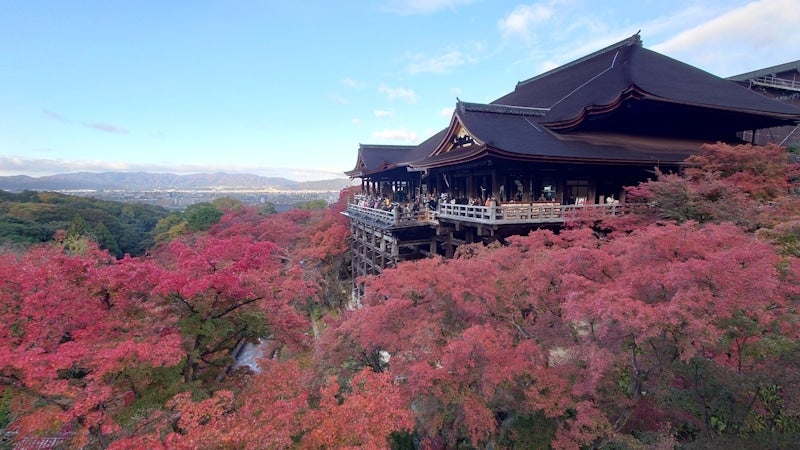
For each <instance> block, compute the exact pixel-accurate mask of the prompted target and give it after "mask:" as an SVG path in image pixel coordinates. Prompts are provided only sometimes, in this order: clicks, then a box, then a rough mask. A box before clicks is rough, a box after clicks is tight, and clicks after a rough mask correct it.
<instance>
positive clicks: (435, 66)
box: [406, 50, 478, 75]
mask: <svg viewBox="0 0 800 450" xmlns="http://www.w3.org/2000/svg"><path fill="white" fill-rule="evenodd" d="M410 59H411V62H409V63H408V66H406V70H407V71H408V73H410V74H412V75H416V74H420V73H437V74H443V73H450V72H452V70H453V69H455V68H456V67H459V66H463V65H464V64H467V63H474V62H476V61H478V58H475V57H472V56H469V55H467V54H465V53H463V52H461V51H459V50H453V51H449V52H447V53H444V54H441V55H438V56H427V55H423V54H417V55H412V56H410Z"/></svg>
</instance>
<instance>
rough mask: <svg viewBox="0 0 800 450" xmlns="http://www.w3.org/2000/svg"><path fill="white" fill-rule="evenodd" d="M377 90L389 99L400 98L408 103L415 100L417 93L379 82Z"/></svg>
mask: <svg viewBox="0 0 800 450" xmlns="http://www.w3.org/2000/svg"><path fill="white" fill-rule="evenodd" d="M378 91H380V92H381V93H382V94H386V97H387V98H388V99H389V100H397V99H401V100H405V101H407V102H409V103H413V102H415V101H416V100H417V94H416V93H414V91H413V90H411V89H406V88H399V87H397V88H396V87H389V86H386V85H385V84H381V85H380V86H379V87H378Z"/></svg>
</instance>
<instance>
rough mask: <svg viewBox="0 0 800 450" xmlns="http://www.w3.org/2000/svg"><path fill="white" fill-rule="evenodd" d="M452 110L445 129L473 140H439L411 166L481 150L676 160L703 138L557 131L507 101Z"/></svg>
mask: <svg viewBox="0 0 800 450" xmlns="http://www.w3.org/2000/svg"><path fill="white" fill-rule="evenodd" d="M524 112H528V114H525V113H524ZM455 114H456V119H455V123H453V124H451V127H450V129H451V130H454V129H462V130H464V131H465V132H466V134H468V135H469V136H470V138H471V139H472V140H473V141H474V142H476V143H477V144H478V145H471V146H465V147H462V148H452V149H451V148H450V146H451V143H450V142H443V143H442V145H441V146H440V148H438V149H437V150H436V151H435V152H434V153H433V154H432V155H431V156H430V157H428V158H425V159H423V160H419V161H415V162H412V163H411V166H412V167H413V168H415V169H424V168H428V167H435V166H442V165H450V164H459V163H467V162H470V161H475V160H477V159H480V158H483V157H486V156H500V157H506V158H514V159H517V160H527V161H549V162H558V161H573V162H591V163H615V164H652V165H657V164H662V163H666V164H677V163H679V162H681V161H683V160H684V159H686V157H688V156H689V155H691V154H692V153H694V152H696V151H697V150H698V149H699V148H700V146H701V145H702V144H703V143H704V142H703V141H701V140H693V139H663V138H652V137H638V138H637V137H631V136H628V135H622V134H619V133H601V132H585V133H571V134H560V133H556V132H553V131H551V130H549V129H548V128H547V127H546V126H543V125H541V124H539V123H537V122H536V119H541V118H543V117H546V116H543V115H542V114H543V111H541V110H534V109H531V108H519V107H514V106H508V105H477V104H474V103H459V104H458V106H457V107H456V113H455Z"/></svg>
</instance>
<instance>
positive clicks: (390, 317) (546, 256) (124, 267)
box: [0, 144, 800, 449]
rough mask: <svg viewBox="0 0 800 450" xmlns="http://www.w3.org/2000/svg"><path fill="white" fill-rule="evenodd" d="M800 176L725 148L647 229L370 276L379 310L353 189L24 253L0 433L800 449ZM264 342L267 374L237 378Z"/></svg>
mask: <svg viewBox="0 0 800 450" xmlns="http://www.w3.org/2000/svg"><path fill="white" fill-rule="evenodd" d="M799 180H800V178H798V172H797V165H796V164H793V163H792V162H791V160H790V159H789V154H788V152H786V151H785V149H781V148H777V147H754V146H748V145H745V146H737V147H732V146H727V145H724V144H717V145H709V146H705V147H704V148H703V150H702V152H701V153H700V154H699V155H698V156H696V157H693V158H691V159H690V160H688V161H687V167H686V169H685V170H684V172H683V173H681V174H661V173H658V174H657V176H656V178H654V179H653V180H650V181H648V182H646V183H642V184H640V185H638V186H632V187H630V188H629V192H628V201H629V203H632V208H631V209H632V213H631V214H628V215H625V216H622V217H619V218H616V219H613V220H601V219H599V218H593V217H589V216H581V217H579V218H578V219H577V220H575V221H573V222H571V223H569V224H567V225H566V226H565V227H564V228H563V229H561V230H558V232H553V231H548V230H538V231H533V232H531V233H530V234H528V235H526V236H515V237H512V238H510V239H508V241H507V242H505V243H503V244H502V245H501V244H500V243H495V244H491V245H483V244H471V245H464V246H461V247H459V249H458V251H457V252H456V255H455V257H454V258H452V259H444V258H441V257H431V258H426V259H421V260H418V261H412V262H403V263H400V264H398V265H397V266H396V267H394V268H391V269H387V270H385V271H384V272H383V273H382V274H381V275H379V276H372V277H366V278H363V279H359V280H357V282H359V283H364V285H365V290H364V292H365V294H364V297H363V298H362V306H361V307H359V308H353V307H351V306H352V305H351V302H350V298H349V293H350V282H351V280H350V278H349V277H350V274H349V273H348V267H349V263H348V260H347V258H348V242H347V238H348V233H349V229H348V224H347V219H346V218H345V217H344V216H343V215H342V214H341V211H342V210H343V209H344V208H345V206H346V199H347V197H348V195H350V193H349V192H347V191H345V192H343V193H342V196H341V198H340V201H339V202H338V203H336V204H334V205H331V206H329V207H328V208H324V209H320V208H316V207H314V208H306V209H295V210H292V211H289V212H285V213H278V214H274V213H273V214H270V213H266V212H265V211H263V210H258V209H256V208H253V207H248V206H245V205H224V206H222V205H220V206H217V207H218V208H219V210H220V211H221V212H222V214H221V216H219V217H218V219H217V220H216V221H213V223H211V224H210V225H209V226H208V227H206V222H205V220H206V219H207V218H208V217H213V216H214V215H216V214H214V213H213V211H211V209H210V208H209V207H207V206H204V207H202V208H200V207H198V211H199V213H198V215H197V217H196V218H197V220H198V223H200V224H203V226H202V227H199V228H197V229H188V227H186V226H185V225H184V226H182V227H181V226H180V220H178V218H176V219H175V220H174V221H167V222H162V225H163V227H162V229H163V230H164V231H167V230H170V229H171V230H173V231H174V233H172V234H169V235H168V236H169V239H161V240H159V241H158V244H157V245H155V247H153V248H152V250H151V251H150V252H148V254H147V255H143V256H137V257H130V256H129V257H124V258H121V259H117V258H114V257H113V255H110V254H109V253H108V252H107V251H104V250H101V249H99V248H98V247H96V246H94V245H92V244H91V243H90V244H89V245H87V248H86V251H84V252H81V253H76V252H70V251H67V250H66V249H65V247H64V244H63V243H59V242H51V243H45V244H40V245H35V246H32V247H30V248H29V249H28V250H27V251H25V252H6V253H4V254H2V255H0V258H2V260H0V270H2V271H3V274H2V276H0V315H2V317H0V389H2V395H0V427H3V428H5V429H7V430H8V431H9V433H10V435H9V436H10V437H11V439H14V440H16V441H18V442H23V441H25V440H26V439H27V440H31V439H35V438H36V437H37V436H62V438H63V439H64V441H65V442H67V443H68V444H69V445H72V446H75V447H81V446H87V447H89V448H116V449H124V448H131V449H133V448H137V449H138V448H259V449H260V448H303V449H306V448H315V449H316V448H356V447H364V448H430V449H445V448H447V449H449V448H487V447H493V448H526V449H528V448H555V449H574V448H587V449H588V448H598V449H644V448H648V449H649V448H663V449H666V448H686V449H691V448H710V447H712V448H720V447H728V448H732V449H735V448H787V449H788V448H793V446H794V445H796V442H798V438H800V388H799V387H800V316H799V315H798V305H800V260H798V256H800V251H798V248H800V247H799V246H798V242H800V197H799V196H798V193H800V192H799V191H798V181H799ZM76 226H80V225H76ZM176 226H177V227H178V228H174V227H176ZM178 230H181V232H177V231H178ZM164 236H167V235H164ZM255 342H261V345H262V346H263V348H265V349H266V350H265V354H264V358H263V359H262V360H261V362H260V366H259V367H260V370H259V371H257V372H255V371H250V370H248V369H246V368H240V369H235V368H234V366H233V363H234V361H235V357H236V354H237V352H238V351H239V349H241V348H242V346H244V345H245V344H247V343H255Z"/></svg>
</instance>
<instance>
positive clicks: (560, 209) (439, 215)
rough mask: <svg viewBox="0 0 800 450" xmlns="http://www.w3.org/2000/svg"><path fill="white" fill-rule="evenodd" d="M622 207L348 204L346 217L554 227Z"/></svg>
mask: <svg viewBox="0 0 800 450" xmlns="http://www.w3.org/2000/svg"><path fill="white" fill-rule="evenodd" d="M626 210H627V205H625V204H603V205H591V204H590V205H561V204H558V203H529V204H525V203H522V204H517V203H509V204H505V205H501V206H474V205H457V204H450V203H442V204H439V206H438V208H437V209H436V210H435V211H433V210H429V209H428V208H422V209H420V210H418V211H413V210H408V209H403V208H393V209H392V210H390V211H385V210H382V209H377V208H372V207H369V206H362V205H358V204H355V203H351V204H349V205H348V206H347V215H348V216H351V217H357V218H359V219H361V220H370V221H373V222H376V223H379V224H381V225H383V226H387V227H392V226H418V225H424V224H430V223H436V221H437V219H447V220H458V221H462V222H471V223H480V224H487V225H510V224H536V223H547V224H558V223H564V222H565V221H566V220H569V219H570V218H573V217H576V216H577V215H578V214H587V215H598V216H618V215H622V214H624V213H625V212H626Z"/></svg>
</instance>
